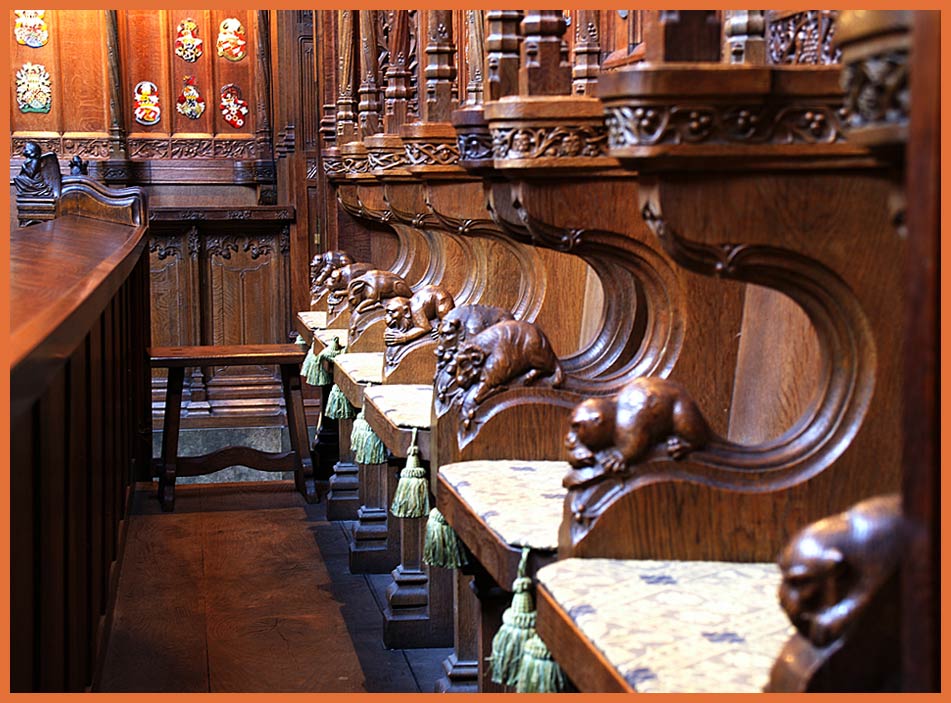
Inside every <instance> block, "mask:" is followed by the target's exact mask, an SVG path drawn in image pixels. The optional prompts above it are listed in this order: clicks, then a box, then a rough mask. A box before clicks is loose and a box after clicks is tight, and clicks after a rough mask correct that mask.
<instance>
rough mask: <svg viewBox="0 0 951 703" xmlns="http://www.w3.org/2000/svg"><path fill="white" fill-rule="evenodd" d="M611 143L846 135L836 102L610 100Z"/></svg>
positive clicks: (808, 139) (819, 139)
mask: <svg viewBox="0 0 951 703" xmlns="http://www.w3.org/2000/svg"><path fill="white" fill-rule="evenodd" d="M605 113H606V116H605V121H606V123H607V128H608V145H609V147H610V148H611V149H616V148H621V147H629V146H656V145H658V144H691V143H699V142H706V143H719V144H742V143H747V144H766V143H772V144H797V143H802V144H818V143H832V142H841V141H845V139H844V135H843V133H842V118H843V117H844V116H845V112H844V110H843V109H842V108H841V107H840V106H838V105H831V104H816V105H786V106H772V105H765V106H764V105H762V104H760V105H709V104H706V105H646V104H645V105H642V106H637V105H609V106H607V107H606V108H605Z"/></svg>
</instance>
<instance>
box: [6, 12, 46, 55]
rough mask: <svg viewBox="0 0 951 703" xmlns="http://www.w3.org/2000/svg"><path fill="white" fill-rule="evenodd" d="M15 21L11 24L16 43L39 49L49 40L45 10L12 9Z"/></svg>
mask: <svg viewBox="0 0 951 703" xmlns="http://www.w3.org/2000/svg"><path fill="white" fill-rule="evenodd" d="M13 13H14V14H15V15H16V21H15V22H14V25H13V36H14V37H15V38H16V40H17V44H20V45H21V46H28V47H30V48H31V49H39V48H40V47H41V46H46V42H48V41H49V38H50V32H49V27H47V26H46V20H45V19H44V15H46V10H14V11H13Z"/></svg>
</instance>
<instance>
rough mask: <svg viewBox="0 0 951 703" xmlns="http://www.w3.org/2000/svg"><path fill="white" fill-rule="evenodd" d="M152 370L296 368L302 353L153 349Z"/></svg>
mask: <svg viewBox="0 0 951 703" xmlns="http://www.w3.org/2000/svg"><path fill="white" fill-rule="evenodd" d="M149 356H150V357H151V363H152V367H153V368H174V367H181V366H211V365H215V366H243V365H245V364H299V363H301V362H302V361H303V360H304V356H305V352H303V351H301V349H300V347H298V346H297V345H296V344H235V345H227V346H202V347H152V348H151V349H149Z"/></svg>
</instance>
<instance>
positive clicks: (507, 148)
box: [492, 125, 607, 159]
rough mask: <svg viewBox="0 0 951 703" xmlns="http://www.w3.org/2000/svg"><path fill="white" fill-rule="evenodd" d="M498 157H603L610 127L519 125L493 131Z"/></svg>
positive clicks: (496, 155)
mask: <svg viewBox="0 0 951 703" xmlns="http://www.w3.org/2000/svg"><path fill="white" fill-rule="evenodd" d="M492 152H493V155H494V157H495V158H496V159H538V158H549V157H574V156H603V155H604V154H605V153H606V152H607V129H606V128H605V127H602V126H592V125H583V126H575V125H570V126H561V125H559V126H556V127H518V128H512V127H509V128H504V127H503V128H500V129H493V130H492Z"/></svg>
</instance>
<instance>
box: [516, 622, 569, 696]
mask: <svg viewBox="0 0 951 703" xmlns="http://www.w3.org/2000/svg"><path fill="white" fill-rule="evenodd" d="M523 649H524V653H523V654H522V663H521V665H520V666H519V668H518V686H517V687H516V689H515V690H516V691H517V692H518V693H561V691H563V690H564V688H565V674H564V672H563V671H562V670H561V667H560V666H558V662H556V661H555V660H554V659H552V658H551V652H549V651H548V647H547V646H546V645H545V643H544V642H543V641H542V638H541V637H539V636H538V633H537V632H536V633H535V634H534V635H532V637H531V639H529V640H528V641H527V642H526V643H525V646H524V648H523Z"/></svg>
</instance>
